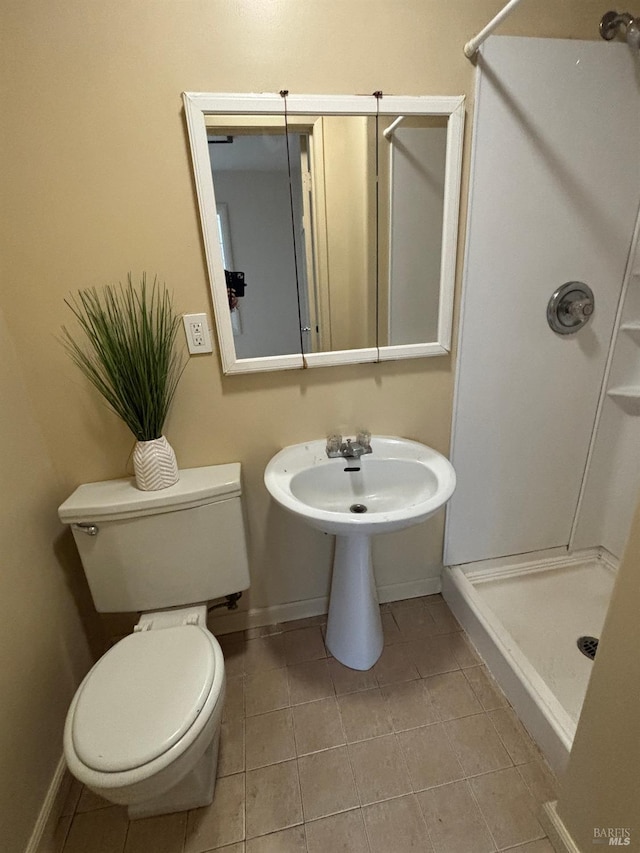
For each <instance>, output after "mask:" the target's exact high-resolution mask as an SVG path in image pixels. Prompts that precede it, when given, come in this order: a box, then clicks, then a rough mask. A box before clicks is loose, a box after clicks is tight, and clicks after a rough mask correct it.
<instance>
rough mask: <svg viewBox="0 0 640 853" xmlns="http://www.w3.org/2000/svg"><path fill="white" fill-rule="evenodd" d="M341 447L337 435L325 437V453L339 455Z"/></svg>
mask: <svg viewBox="0 0 640 853" xmlns="http://www.w3.org/2000/svg"><path fill="white" fill-rule="evenodd" d="M341 447H342V436H341V435H339V434H338V433H331V434H330V435H328V436H327V453H340V448H341Z"/></svg>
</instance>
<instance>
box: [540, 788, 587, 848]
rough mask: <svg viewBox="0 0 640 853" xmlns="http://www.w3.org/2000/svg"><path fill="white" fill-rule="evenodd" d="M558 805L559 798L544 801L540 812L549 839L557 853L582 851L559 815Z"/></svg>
mask: <svg viewBox="0 0 640 853" xmlns="http://www.w3.org/2000/svg"><path fill="white" fill-rule="evenodd" d="M557 805H558V802H557V800H554V801H553V802H551V803H544V804H543V806H542V812H541V814H540V822H541V823H542V826H543V828H544V829H545V830H546V833H547V835H548V836H549V841H550V842H551V844H552V846H553V849H554V850H555V851H556V853H580V848H579V847H578V845H577V844H576V843H575V841H574V840H573V838H572V837H571V835H570V833H569V830H568V829H567V827H566V826H565V825H564V823H563V822H562V819H561V818H560V816H559V815H558V812H557V809H556V806H557Z"/></svg>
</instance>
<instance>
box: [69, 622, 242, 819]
mask: <svg viewBox="0 0 640 853" xmlns="http://www.w3.org/2000/svg"><path fill="white" fill-rule="evenodd" d="M167 616H168V617H170V620H171V624H170V625H169V626H166V625H164V624H163V625H162V627H151V628H149V627H147V626H148V625H149V624H150V622H154V621H157V620H158V618H162V617H167ZM201 622H202V623H203V624H204V625H206V608H204V607H202V608H189V609H187V610H181V611H168V612H167V613H154V614H147V615H146V616H145V617H144V619H143V620H141V622H140V623H138V626H136V628H139V629H140V630H136V631H135V632H134V633H133V634H130V635H129V636H127V637H125V638H124V639H122V640H120V641H119V642H118V643H116V645H115V646H113V647H112V648H111V649H110V650H109V651H108V652H107V653H106V654H105V655H104V656H103V657H102V658H101V659H100V660H99V661H98V663H96V665H95V666H94V667H93V669H92V670H91V671H90V672H89V673H88V675H87V676H86V678H85V679H84V681H83V682H82V684H81V685H80V688H79V689H78V691H77V693H76V695H75V697H74V699H73V702H72V704H71V707H70V708H69V712H68V714H67V720H66V725H65V731H64V752H65V758H66V761H67V765H68V767H69V770H70V771H71V772H72V773H73V775H74V776H75V777H76V778H77V779H79V780H80V781H81V782H83V783H84V784H85V785H86V786H87V787H88V788H90V789H91V790H92V791H94V792H95V793H96V794H99V795H100V796H102V797H104V798H105V799H107V800H109V801H111V802H113V803H119V804H122V805H126V806H128V811H129V817H131V818H139V817H148V816H151V815H158V814H164V813H167V812H174V811H182V810H185V809H192V808H199V807H200V806H204V805H207V804H209V803H210V802H211V800H212V798H213V793H214V788H215V776H216V766H217V756H218V743H219V738H220V726H221V722H222V710H223V706H224V696H225V673H224V660H223V657H222V651H221V649H220V646H219V644H218V641H217V640H216V638H215V637H214V636H213V634H211V633H210V632H209V631H208V630H207V629H206V627H203V626H202V624H200V623H201Z"/></svg>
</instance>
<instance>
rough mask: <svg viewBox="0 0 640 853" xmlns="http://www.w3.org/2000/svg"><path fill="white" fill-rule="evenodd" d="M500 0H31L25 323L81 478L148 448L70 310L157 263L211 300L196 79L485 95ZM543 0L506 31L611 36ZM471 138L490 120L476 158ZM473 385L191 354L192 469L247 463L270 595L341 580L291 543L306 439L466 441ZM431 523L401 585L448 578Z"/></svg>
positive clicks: (403, 558) (18, 215)
mask: <svg viewBox="0 0 640 853" xmlns="http://www.w3.org/2000/svg"><path fill="white" fill-rule="evenodd" d="M498 5H499V4H498V3H496V2H494V0H482V2H480V0H458V2H456V3H455V4H451V3H447V2H444V0H438V2H436V1H435V0H431V2H429V0H402V2H389V0H367V2H365V0H352V1H351V2H348V3H345V2H342V0H322V2H317V3H311V2H299V0H270V2H264V0H244V2H237V3H229V2H222V0H217V2H216V0H213V2H212V0H206V2H205V0H190V2H187V3H175V2H170V0H155V2H150V0H147V2H139V3H128V2H127V3H123V2H116V3H115V4H113V3H112V4H110V5H109V6H108V7H100V6H99V5H96V4H94V3H89V2H86V0H85V2H80V0H69V2H66V3H64V4H62V5H52V4H50V3H47V2H45V0H26V2H23V3H17V2H13V3H10V4H9V8H8V10H7V12H6V14H5V29H6V31H7V32H9V33H10V35H11V38H10V41H9V44H8V51H9V56H8V58H7V57H5V63H4V64H5V67H6V68H8V71H6V72H5V79H4V81H3V82H4V83H5V85H6V86H7V90H8V91H9V92H11V97H10V98H9V103H8V106H7V107H6V109H5V111H4V113H3V116H4V120H5V121H6V122H8V123H9V125H10V127H12V129H13V133H12V136H11V138H10V140H9V145H8V149H9V150H8V151H7V153H6V155H5V163H7V164H8V179H7V189H6V201H7V203H8V205H9V207H10V209H11V211H12V216H11V222H10V223H9V226H10V230H11V239H10V241H9V248H8V252H7V262H8V269H9V270H10V271H11V275H10V277H8V282H7V285H6V288H7V296H8V297H10V298H9V300H8V304H7V322H8V324H9V326H10V327H11V330H12V332H13V334H14V336H15V339H16V341H17V342H18V345H19V346H20V356H21V358H22V360H23V364H24V368H25V372H26V376H27V381H28V382H29V385H30V388H31V390H32V392H33V397H34V401H35V405H36V408H37V415H38V417H39V419H40V420H41V422H42V424H43V425H46V426H45V439H46V441H47V445H48V448H49V451H50V453H51V456H52V458H53V460H54V464H55V465H56V468H57V470H58V472H59V475H60V477H61V480H62V482H63V484H64V486H65V487H66V488H67V489H68V490H71V489H73V488H74V487H75V486H76V485H77V484H78V483H81V482H83V481H91V480H99V479H104V478H112V477H117V476H122V475H123V474H125V473H126V468H127V457H128V455H129V453H130V450H131V446H132V442H131V437H130V436H129V434H128V433H127V431H126V429H125V428H124V427H122V426H121V425H120V424H119V423H117V422H116V420H115V419H114V418H112V416H111V415H110V414H109V413H108V412H106V411H105V410H104V408H103V407H102V405H101V404H100V403H99V402H98V401H97V399H96V397H95V395H94V393H93V392H92V391H91V390H89V389H88V388H87V387H86V385H85V383H84V381H83V380H82V379H81V378H80V377H79V376H78V374H77V373H76V371H75V368H74V367H73V366H72V365H71V364H70V363H69V361H68V360H67V358H66V356H65V355H64V353H63V352H62V350H61V348H60V347H59V346H58V345H57V344H56V342H55V341H54V336H55V334H56V333H57V330H58V328H59V326H60V325H61V324H62V323H63V322H64V321H65V320H68V313H67V312H66V309H65V307H64V305H63V298H64V296H65V294H67V293H68V292H69V291H70V290H72V289H75V288H78V287H82V286H84V285H90V284H102V283H104V282H107V281H113V280H117V279H118V278H123V277H124V276H125V274H126V272H127V271H128V270H133V271H134V272H140V271H142V270H146V271H147V272H149V273H156V272H157V273H158V274H159V275H160V276H161V277H162V278H163V279H165V280H166V281H167V282H168V283H169V284H170V285H171V286H172V287H173V288H174V290H175V298H176V304H177V307H178V309H179V310H181V311H188V312H197V311H203V310H205V311H210V310H211V303H210V296H209V289H208V283H207V278H206V271H205V264H204V260H203V251H202V245H201V238H200V230H199V223H198V214H197V205H196V201H195V197H194V189H193V182H192V177H191V169H190V162H189V154H188V147H187V141H186V131H185V124H184V118H183V115H182V107H181V99H180V95H181V92H182V91H183V90H191V91H269V90H270V91H277V90H279V89H281V88H282V87H287V88H289V90H290V91H291V92H311V93H313V92H334V93H345V94H349V93H353V92H371V91H373V90H374V89H382V90H383V91H384V90H386V91H389V92H395V93H404V94H441V95H451V94H455V95H457V94H466V95H467V97H468V98H469V100H470V99H471V97H472V94H473V79H474V69H473V66H472V65H471V63H469V61H468V60H467V59H465V57H464V56H463V53H462V45H463V43H464V41H465V40H466V39H467V38H468V37H469V36H471V35H472V34H473V33H474V32H475V31H477V30H478V29H479V28H481V27H482V26H483V25H484V23H485V22H486V20H487V19H488V18H489V17H490V16H491V15H492V14H493V13H494V12H495V11H496V8H497V6H498ZM523 6H524V8H522V9H518V10H517V11H516V13H514V16H513V18H512V19H511V21H510V22H509V24H508V25H505V27H504V32H506V33H511V34H514V33H515V34H529V35H533V34H539V35H545V36H575V37H597V33H596V26H597V22H598V20H599V14H600V7H599V5H598V4H597V3H595V2H592V0H588V2H585V0H571V2H566V3H563V4H557V3H555V2H554V0H530V2H529V0H528V2H527V3H525V4H523ZM381 57H384V61H382V60H381ZM470 106H471V104H470V103H469V107H470ZM469 131H470V126H469V124H468V125H467V150H468V142H469V138H470V133H469ZM467 159H468V158H467ZM452 388H453V374H452V360H451V358H447V357H445V358H433V359H425V360H418V361H407V362H403V363H385V364H380V365H358V366H349V367H344V368H324V369H318V370H307V371H295V372H287V373H274V374H268V375H265V374H263V375H254V376H236V377H228V378H225V377H223V376H222V375H221V371H220V366H219V360H218V356H217V354H216V353H214V354H213V355H212V356H200V357H197V358H193V359H191V362H190V364H189V367H188V369H187V371H186V374H185V376H184V379H183V382H182V385H181V388H180V389H179V392H178V396H177V398H176V401H175V405H174V409H173V412H172V414H171V416H170V419H169V422H168V424H167V429H166V432H167V435H168V437H169V439H170V441H171V442H172V444H173V445H174V447H175V449H176V452H177V456H178V459H179V463H180V464H181V465H182V466H183V467H189V466H195V465H206V464H213V463H217V462H226V461H231V460H240V461H241V462H242V464H243V471H244V481H245V493H246V504H247V508H248V518H249V528H250V536H251V566H252V590H251V592H250V595H249V597H248V600H249V601H250V602H251V604H252V606H256V605H264V604H265V603H268V602H273V601H274V600H277V599H278V597H282V596H284V597H285V598H286V599H288V600H295V599H296V598H305V597H310V596H313V595H316V594H317V592H318V590H326V586H327V579H328V571H329V565H330V559H331V554H330V552H331V548H330V544H329V542H328V541H327V540H326V537H321V541H319V537H318V534H316V533H315V532H313V531H311V530H309V531H303V532H299V531H296V534H297V539H298V542H299V544H300V549H299V553H297V554H296V553H293V552H292V549H291V548H288V547H287V544H286V541H285V540H283V539H282V538H281V537H280V534H284V535H286V534H288V533H289V532H290V530H291V527H292V525H293V522H292V521H291V520H289V519H285V518H283V517H282V515H281V513H280V511H279V510H278V509H275V508H273V507H272V506H271V505H270V502H269V500H268V499H267V494H266V491H265V489H264V486H263V484H262V474H263V470H264V466H265V464H266V462H267V461H268V459H269V457H270V456H271V455H272V454H273V453H274V452H275V451H276V450H278V449H279V448H281V447H282V446H283V445H286V444H288V443H291V442H295V441H302V440H304V439H306V438H311V437H317V436H322V435H323V434H325V433H326V432H327V431H329V430H333V429H336V428H338V429H342V430H344V431H347V432H349V431H353V430H354V429H355V428H356V427H358V426H359V425H365V426H367V427H368V428H369V429H370V430H371V431H372V432H378V433H382V434H384V433H390V434H399V435H405V436H408V437H411V438H415V439H419V440H422V441H424V442H427V443H428V444H431V445H433V446H434V447H435V448H437V449H438V450H441V451H444V452H446V451H447V450H448V443H449V424H450V418H451V400H452ZM431 535H433V536H435V537H436V540H437V545H436V547H435V549H433V547H432V550H435V551H436V553H437V554H439V551H440V544H441V522H440V521H439V520H436V521H434V522H433V524H431V525H429V524H427V525H424V526H423V527H422V528H421V529H420V533H419V534H416V533H413V534H411V533H407V534H403V535H402V536H401V537H400V539H399V540H398V541H397V542H396V543H395V546H394V554H395V557H396V558H395V560H394V561H393V564H392V566H393V567H395V568H394V569H393V570H394V573H395V577H396V578H397V580H399V581H410V580H412V579H415V578H419V577H423V576H424V575H425V574H432V575H436V574H437V573H438V571H439V559H438V557H436V559H435V561H434V562H429V561H428V560H426V559H425V557H424V556H423V551H424V549H425V548H427V547H428V546H429V537H430V536H431ZM392 566H388V567H385V566H381V571H382V572H384V571H385V570H388V571H391V569H392Z"/></svg>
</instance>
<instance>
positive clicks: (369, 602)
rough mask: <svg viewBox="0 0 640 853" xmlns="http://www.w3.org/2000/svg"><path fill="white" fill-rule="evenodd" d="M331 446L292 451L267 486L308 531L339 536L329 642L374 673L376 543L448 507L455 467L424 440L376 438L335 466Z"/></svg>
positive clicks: (279, 459)
mask: <svg viewBox="0 0 640 853" xmlns="http://www.w3.org/2000/svg"><path fill="white" fill-rule="evenodd" d="M325 447H326V442H325V441H324V440H319V441H309V442H305V443H304V444H294V445H292V446H291V447H285V448H284V450H281V451H280V452H279V453H276V455H275V456H274V457H273V459H271V461H270V462H269V464H268V465H267V468H266V470H265V474H264V481H265V485H266V487H267V489H268V490H269V492H270V494H271V496H272V497H273V498H274V499H275V500H276V501H277V502H278V503H279V504H280V505H281V506H283V507H284V508H285V509H287V510H289V512H292V513H294V515H297V516H299V517H300V518H302V519H303V520H304V521H306V522H307V524H310V525H311V526H312V527H316V528H318V529H320V530H323V531H325V532H326V533H334V534H335V535H336V537H337V538H336V554H335V559H334V566H333V579H332V584H331V599H330V603H329V621H328V624H327V637H326V642H327V646H328V648H329V650H330V651H331V653H332V654H333V655H334V657H336V658H337V659H338V660H340V661H342V662H343V663H345V664H346V665H347V666H350V667H352V668H354V669H369V668H370V667H371V666H373V664H374V663H375V661H376V660H377V659H378V657H379V656H380V654H381V653H382V645H383V640H382V625H381V622H380V614H379V608H378V601H377V594H376V589H375V580H374V576H373V568H372V565H371V542H370V537H371V535H372V534H374V533H389V532H391V531H393V530H401V529H402V528H403V527H410V526H411V525H413V524H418V523H419V522H421V521H424V520H425V519H427V518H428V517H429V516H430V515H433V513H435V512H437V510H439V509H440V508H441V507H442V506H444V504H445V503H446V502H447V501H448V500H449V498H450V497H451V495H452V494H453V490H454V489H455V484H456V475H455V472H454V470H453V466H452V465H451V463H450V462H449V460H448V459H446V458H445V457H444V456H442V454H440V453H438V452H437V451H435V450H432V448H430V447H427V446H426V445H424V444H420V443H419V442H417V441H409V440H408V439H404V438H393V437H390V436H373V437H372V439H371V447H372V450H373V452H372V453H371V454H366V455H364V456H362V457H361V458H360V459H353V458H343V457H337V458H333V459H330V458H329V457H328V456H327V454H326V451H325Z"/></svg>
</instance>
